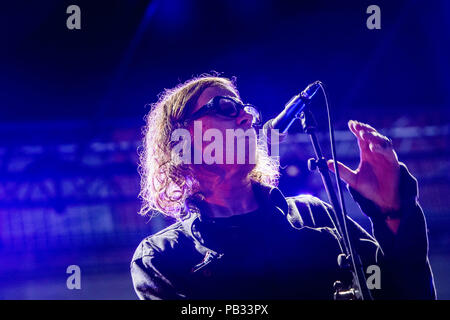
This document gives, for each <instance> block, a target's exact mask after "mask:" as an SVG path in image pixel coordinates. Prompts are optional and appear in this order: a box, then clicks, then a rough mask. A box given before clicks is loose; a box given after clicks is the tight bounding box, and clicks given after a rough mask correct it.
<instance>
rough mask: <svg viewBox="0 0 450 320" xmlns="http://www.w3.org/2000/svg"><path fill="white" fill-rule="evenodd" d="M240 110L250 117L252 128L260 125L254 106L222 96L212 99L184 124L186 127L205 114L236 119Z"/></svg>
mask: <svg viewBox="0 0 450 320" xmlns="http://www.w3.org/2000/svg"><path fill="white" fill-rule="evenodd" d="M241 110H244V111H245V112H247V113H249V114H251V115H252V117H253V121H252V125H253V126H254V127H257V126H260V125H261V113H260V112H259V110H258V109H257V108H256V107H255V106H253V105H251V104H242V103H240V102H239V101H238V100H237V99H235V98H232V97H224V96H216V97H214V98H212V99H211V100H210V101H209V102H208V103H207V104H205V105H204V106H202V107H201V108H200V109H198V110H197V111H196V112H194V113H193V114H192V115H191V116H190V117H188V118H187V119H186V120H185V121H184V124H185V125H187V123H189V122H190V121H194V120H196V119H198V118H200V117H203V116H204V115H206V114H220V115H222V116H225V117H228V118H237V117H238V116H239V113H240V112H241Z"/></svg>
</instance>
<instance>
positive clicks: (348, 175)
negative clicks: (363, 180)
mask: <svg viewBox="0 0 450 320" xmlns="http://www.w3.org/2000/svg"><path fill="white" fill-rule="evenodd" d="M337 164H338V167H339V176H340V177H341V180H343V181H344V182H345V183H348V184H349V185H350V187H352V188H353V187H354V185H355V183H356V172H355V171H353V170H352V169H350V168H349V167H347V166H346V165H345V164H343V163H342V162H339V161H338V163H337ZM327 165H328V169H330V170H331V171H332V172H334V161H333V160H328V161H327Z"/></svg>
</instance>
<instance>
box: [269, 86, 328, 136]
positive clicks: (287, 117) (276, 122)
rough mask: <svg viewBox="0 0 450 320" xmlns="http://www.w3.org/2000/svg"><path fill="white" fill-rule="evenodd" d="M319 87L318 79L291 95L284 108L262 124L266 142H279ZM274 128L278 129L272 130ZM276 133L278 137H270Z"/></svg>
mask: <svg viewBox="0 0 450 320" xmlns="http://www.w3.org/2000/svg"><path fill="white" fill-rule="evenodd" d="M319 88H320V81H315V82H313V83H311V84H310V85H308V86H307V87H306V89H305V90H303V91H302V92H300V93H299V94H297V95H296V96H293V97H292V98H291V100H289V101H288V103H286V105H285V107H284V110H283V111H281V113H280V114H279V115H278V116H277V117H276V118H274V119H270V120H269V121H267V122H266V123H265V124H264V126H263V133H264V135H265V136H266V137H267V142H268V143H269V144H271V140H275V141H274V143H278V142H281V141H282V140H283V139H285V138H286V136H287V131H288V130H289V128H290V127H291V126H292V124H293V123H294V121H295V120H296V119H297V118H298V116H299V115H300V113H301V112H302V111H303V110H304V109H305V107H306V106H307V105H308V104H309V103H310V102H311V99H312V97H313V96H314V94H315V93H316V92H317V90H319ZM272 129H276V130H278V131H275V130H272ZM274 134H276V135H277V138H278V139H272V137H271V136H272V135H274Z"/></svg>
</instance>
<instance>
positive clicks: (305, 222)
mask: <svg viewBox="0 0 450 320" xmlns="http://www.w3.org/2000/svg"><path fill="white" fill-rule="evenodd" d="M286 202H287V204H288V215H287V219H288V220H289V222H290V223H291V224H292V225H293V226H294V227H295V228H302V227H312V228H323V227H328V228H334V227H335V225H334V223H333V220H332V218H331V215H330V213H331V210H332V209H331V206H330V205H329V204H328V203H326V202H324V201H322V200H320V199H319V198H317V197H314V196H312V195H308V194H302V195H298V196H295V197H287V198H286Z"/></svg>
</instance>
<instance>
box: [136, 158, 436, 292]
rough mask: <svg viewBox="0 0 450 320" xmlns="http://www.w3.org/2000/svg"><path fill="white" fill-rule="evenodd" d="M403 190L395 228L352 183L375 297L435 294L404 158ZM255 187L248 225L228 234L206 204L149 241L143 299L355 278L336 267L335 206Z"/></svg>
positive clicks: (321, 285) (143, 249) (140, 279)
mask: <svg viewBox="0 0 450 320" xmlns="http://www.w3.org/2000/svg"><path fill="white" fill-rule="evenodd" d="M400 190H401V198H402V206H401V209H400V211H398V212H392V213H391V216H397V217H400V218H401V224H400V227H399V230H398V233H397V235H394V234H393V233H392V232H391V231H390V230H389V229H388V227H387V226H386V224H385V220H384V219H385V218H384V216H383V215H382V214H381V212H380V210H379V209H378V208H377V207H376V205H375V204H374V203H372V202H371V201H369V200H367V199H365V198H363V197H362V196H361V195H359V194H358V193H357V192H356V191H354V190H352V189H350V192H351V194H352V196H353V198H354V199H355V200H356V201H357V202H358V204H359V205H360V207H361V209H362V211H363V212H364V213H365V214H366V215H368V216H369V217H370V218H371V221H372V227H373V235H374V237H372V236H371V235H370V234H369V233H367V232H366V231H365V230H364V229H363V228H361V227H360V226H359V225H358V224H357V223H355V222H354V221H353V220H351V219H350V218H348V226H349V233H350V236H351V237H352V238H353V239H354V240H353V243H354V246H355V248H356V250H357V252H358V253H359V255H360V257H361V260H362V264H363V268H364V270H367V267H368V266H370V265H376V266H378V267H379V268H380V269H379V270H380V272H381V273H380V280H381V281H380V288H379V289H377V288H374V289H372V290H371V293H372V295H373V297H374V298H375V299H435V297H436V296H435V289H434V283H433V277H432V273H431V268H430V265H429V262H428V240H427V234H426V224H425V219H424V215H423V212H422V209H421V208H420V206H419V204H418V203H417V181H416V180H415V179H414V178H413V177H412V176H411V175H410V173H409V172H408V170H407V169H406V167H405V166H404V165H403V164H402V166H401V179H400ZM254 191H255V194H256V196H257V199H258V201H259V204H260V208H262V210H259V211H258V212H257V213H255V214H254V216H252V215H251V214H250V215H248V216H245V215H243V217H239V218H237V219H240V220H241V221H240V222H239V223H240V225H243V226H245V227H244V229H242V228H241V229H239V230H238V231H236V232H228V231H227V232H225V233H221V232H223V230H220V229H217V228H216V227H215V225H214V223H211V221H209V220H208V218H206V216H205V215H202V214H201V205H198V206H193V205H191V206H189V211H188V213H187V216H186V217H185V218H184V219H183V220H182V221H180V222H176V223H175V224H173V225H171V226H169V227H167V228H165V229H164V230H162V231H160V232H158V233H156V234H154V235H152V236H149V237H147V238H145V239H144V240H143V241H142V242H141V243H140V245H139V246H138V248H137V249H136V252H135V254H134V256H133V259H132V262H131V275H132V279H133V285H134V288H135V291H136V293H137V295H138V296H139V298H141V299H333V292H334V290H333V283H334V282H335V281H336V280H341V281H343V282H344V283H347V282H348V281H350V279H351V277H350V274H349V272H347V271H343V270H342V269H340V268H339V267H338V264H337V256H338V255H339V254H340V253H341V252H342V249H341V248H342V241H341V240H342V239H340V237H339V235H338V234H337V232H336V228H335V224H334V220H333V218H332V217H334V216H333V215H332V214H333V212H332V209H331V207H330V206H329V205H328V204H326V203H324V202H323V201H321V200H319V199H317V198H315V197H312V196H297V197H292V198H285V197H284V196H283V194H282V193H281V192H280V190H279V189H277V188H267V187H264V186H261V185H257V184H255V185H254ZM227 219H228V218H227ZM215 228H216V229H215ZM227 230H228V229H227ZM230 230H231V229H230ZM242 230H245V231H242ZM217 235H219V239H218V238H217V237H216V238H215V236H217ZM220 239H222V240H224V239H225V241H222V242H221V241H220ZM233 239H235V242H234V243H233ZM225 244H228V245H225ZM368 275H369V276H370V273H369V274H368Z"/></svg>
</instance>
